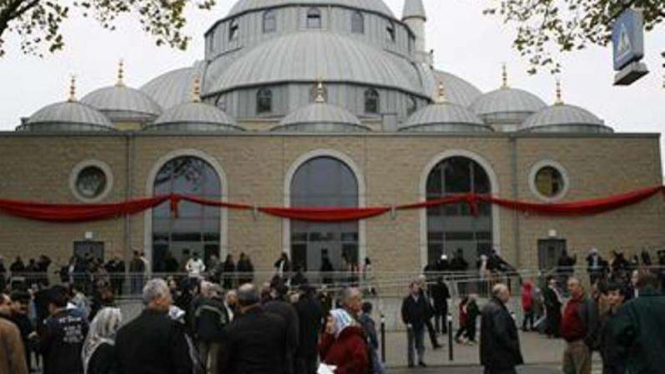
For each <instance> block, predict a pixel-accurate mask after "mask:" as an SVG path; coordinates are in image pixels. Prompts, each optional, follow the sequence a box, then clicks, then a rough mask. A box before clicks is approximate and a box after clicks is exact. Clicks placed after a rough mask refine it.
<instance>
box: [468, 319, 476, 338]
mask: <svg viewBox="0 0 665 374" xmlns="http://www.w3.org/2000/svg"><path fill="white" fill-rule="evenodd" d="M466 338H467V339H469V341H470V342H475V341H476V321H475V320H474V321H472V322H471V323H469V324H468V326H467V327H466Z"/></svg>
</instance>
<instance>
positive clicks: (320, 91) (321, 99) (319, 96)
mask: <svg viewBox="0 0 665 374" xmlns="http://www.w3.org/2000/svg"><path fill="white" fill-rule="evenodd" d="M314 102H315V103H318V104H323V103H325V102H326V88H325V86H324V85H323V79H319V83H317V85H316V98H315V99H314Z"/></svg>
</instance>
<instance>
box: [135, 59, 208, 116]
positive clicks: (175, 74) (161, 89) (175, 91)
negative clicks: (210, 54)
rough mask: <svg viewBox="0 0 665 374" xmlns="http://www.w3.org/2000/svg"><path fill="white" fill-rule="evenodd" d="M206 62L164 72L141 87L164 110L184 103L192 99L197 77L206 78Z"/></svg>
mask: <svg viewBox="0 0 665 374" xmlns="http://www.w3.org/2000/svg"><path fill="white" fill-rule="evenodd" d="M204 72H205V64H204V63H200V62H199V63H197V64H195V65H194V66H192V67H188V68H182V69H177V70H173V71H169V72H167V73H164V74H162V75H160V76H158V77H157V78H154V79H153V80H151V81H150V82H148V83H146V84H145V85H143V86H142V87H141V91H143V92H145V93H146V94H148V95H149V96H150V97H151V98H152V99H153V100H155V101H156V102H157V104H159V105H160V106H161V107H162V109H163V110H166V109H169V108H171V107H173V106H176V105H179V104H183V103H186V102H189V101H191V99H192V86H193V84H194V80H195V79H196V78H197V77H201V78H203V79H205V75H204Z"/></svg>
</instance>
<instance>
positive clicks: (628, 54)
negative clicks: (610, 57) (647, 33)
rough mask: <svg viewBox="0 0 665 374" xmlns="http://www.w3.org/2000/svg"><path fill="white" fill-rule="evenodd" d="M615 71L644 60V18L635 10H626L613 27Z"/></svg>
mask: <svg viewBox="0 0 665 374" xmlns="http://www.w3.org/2000/svg"><path fill="white" fill-rule="evenodd" d="M612 45H613V47H614V70H616V71H620V70H621V69H623V68H625V67H626V66H628V65H629V64H631V63H633V62H637V61H640V60H642V58H644V16H643V15H642V12H640V11H637V10H635V9H630V8H629V9H626V10H624V11H623V13H621V15H619V17H618V18H617V19H616V21H615V22H614V25H613V26H612Z"/></svg>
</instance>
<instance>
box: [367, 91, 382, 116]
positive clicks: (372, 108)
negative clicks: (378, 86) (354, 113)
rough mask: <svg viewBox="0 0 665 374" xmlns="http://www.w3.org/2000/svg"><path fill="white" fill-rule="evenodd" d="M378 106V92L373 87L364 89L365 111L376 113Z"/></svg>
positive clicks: (379, 104) (379, 105) (379, 103)
mask: <svg viewBox="0 0 665 374" xmlns="http://www.w3.org/2000/svg"><path fill="white" fill-rule="evenodd" d="M380 108H381V102H380V98H379V92H378V91H377V90H375V89H373V88H370V89H369V90H367V91H365V113H369V114H378V113H379V110H380Z"/></svg>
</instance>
